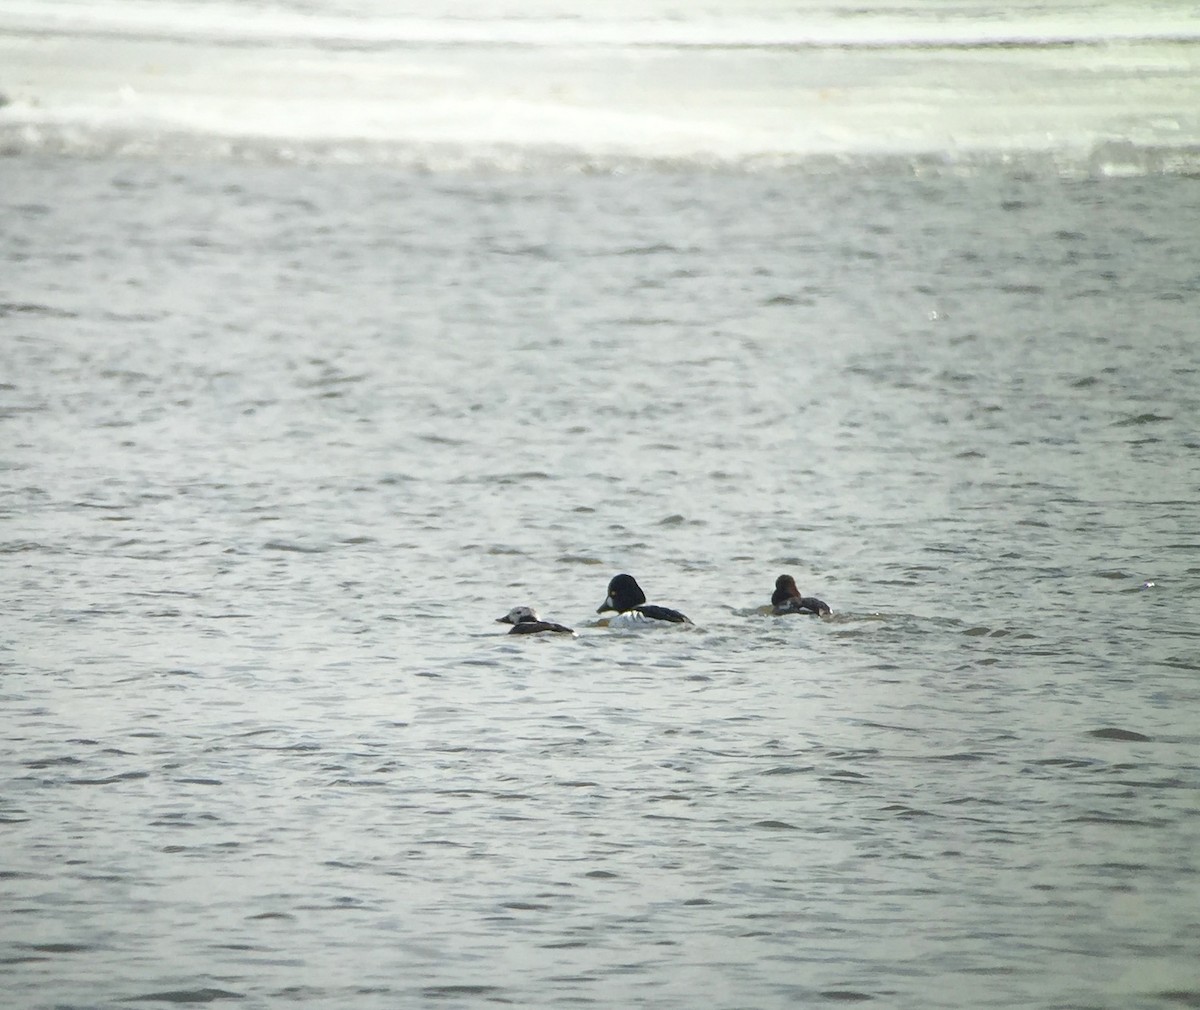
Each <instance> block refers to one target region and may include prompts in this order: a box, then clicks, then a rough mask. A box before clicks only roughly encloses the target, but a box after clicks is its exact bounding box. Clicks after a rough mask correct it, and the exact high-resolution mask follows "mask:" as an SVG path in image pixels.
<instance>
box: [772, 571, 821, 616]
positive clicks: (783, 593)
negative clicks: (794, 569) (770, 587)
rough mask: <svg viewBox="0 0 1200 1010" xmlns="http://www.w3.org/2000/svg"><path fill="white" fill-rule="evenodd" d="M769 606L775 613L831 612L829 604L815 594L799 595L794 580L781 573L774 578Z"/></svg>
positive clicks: (819, 614)
mask: <svg viewBox="0 0 1200 1010" xmlns="http://www.w3.org/2000/svg"><path fill="white" fill-rule="evenodd" d="M771 608H772V610H773V611H774V612H775V613H776V614H811V615H812V616H814V617H828V616H829V615H830V614H832V613H833V611H832V610H830V609H829V604H828V603H825V602H824V601H822V600H818V599H817V598H816V597H815V596H801V595H800V590H799V589H797V588H796V580H795V579H793V578H792V577H791V576H790V575H781V576H779V578H777V579H776V580H775V592H773V593H772V594H771Z"/></svg>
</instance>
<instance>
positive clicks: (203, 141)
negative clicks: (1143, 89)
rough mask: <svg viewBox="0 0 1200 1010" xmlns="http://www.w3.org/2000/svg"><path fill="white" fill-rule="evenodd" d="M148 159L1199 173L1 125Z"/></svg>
mask: <svg viewBox="0 0 1200 1010" xmlns="http://www.w3.org/2000/svg"><path fill="white" fill-rule="evenodd" d="M30 156H43V157H47V156H49V157H64V158H80V159H103V158H119V159H133V160H146V161H214V162H232V163H241V164H262V165H272V164H277V165H282V164H297V165H347V166H353V165H363V166H393V167H396V168H398V169H403V170H407V171H416V172H428V173H442V172H446V173H455V172H484V171H488V172H500V173H513V174H520V173H531V172H568V173H577V174H622V173H627V172H638V171H663V172H674V171H711V172H782V171H795V172H800V173H813V174H838V173H846V172H854V171H891V172H901V173H904V174H912V175H918V176H929V175H933V176H951V175H970V174H972V173H975V172H983V171H987V170H992V169H1007V170H1010V171H1028V172H1034V173H1037V174H1042V175H1044V174H1052V175H1058V176H1062V177H1067V178H1071V177H1079V178H1108V177H1136V176H1149V175H1178V176H1200V144H1181V145H1177V146H1164V145H1141V144H1137V143H1134V142H1132V141H1128V140H1121V139H1113V140H1104V141H1099V142H1097V143H1094V144H1093V145H1092V146H1091V147H1090V148H1086V149H1080V150H1059V149H1048V150H1029V149H1000V148H997V149H974V150H954V151H879V152H859V151H844V152H811V153H805V152H795V151H781V152H759V153H755V154H750V155H737V156H729V157H722V156H721V155H719V154H716V153H711V152H701V153H694V154H672V155H659V154H645V153H639V152H623V151H608V152H606V151H597V150H585V149H581V148H575V147H571V146H568V145H562V146H554V145H498V144H491V145H486V144H482V145H480V144H473V145H461V144H424V143H415V142H411V141H401V140H389V141H367V140H353V139H347V140H333V139H321V140H313V139H297V140H284V139H279V138H262V137H230V136H219V135H209V134H202V133H194V132H187V131H173V130H158V131H153V130H144V129H140V130H132V129H119V128H102V127H94V126H83V125H79V124H41V123H39V124H33V123H28V122H23V123H22V122H11V123H0V157H7V158H19V157H30Z"/></svg>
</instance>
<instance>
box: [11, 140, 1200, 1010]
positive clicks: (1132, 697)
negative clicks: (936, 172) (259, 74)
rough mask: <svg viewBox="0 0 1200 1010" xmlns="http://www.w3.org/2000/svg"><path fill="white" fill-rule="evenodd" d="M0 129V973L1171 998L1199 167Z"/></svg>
mask: <svg viewBox="0 0 1200 1010" xmlns="http://www.w3.org/2000/svg"><path fill="white" fill-rule="evenodd" d="M3 177H4V185H3V187H2V188H0V205H2V206H0V211H2V214H3V221H4V236H3V239H2V240H0V267H2V269H0V417H2V424H0V466H3V479H2V481H0V522H2V525H0V550H2V551H3V553H4V557H3V564H2V566H0V592H2V594H3V600H4V607H3V610H4V617H3V619H2V624H0V629H2V632H0V691H2V697H3V707H4V710H5V720H6V721H5V725H6V731H5V733H4V734H3V738H2V744H0V768H2V769H3V773H4V774H3V779H2V781H3V782H4V783H5V784H4V787H3V792H2V794H0V821H2V835H3V839H4V842H3V852H4V856H3V858H2V860H0V907H3V908H4V910H5V914H4V915H3V917H0V949H2V950H3V960H2V963H0V987H2V988H3V989H4V991H5V992H6V993H7V996H6V1004H7V1005H11V1006H13V1007H18V1006H19V1007H30V1008H33V1007H37V1008H43V1007H44V1008H50V1007H55V1008H63V1007H72V1008H76V1007H78V1008H82V1007H97V1006H115V1005H123V1004H125V1003H128V1002H133V1003H134V1004H135V1005H160V1004H176V1005H178V1004H185V1005H186V1004H193V1003H208V1002H228V1003H230V1004H235V1005H242V1006H247V1007H270V1008H279V1007H285V1006H330V1007H333V1006H337V1007H362V1008H375V1007H378V1008H390V1007H402V1006H445V1007H451V1006H453V1007H477V1006H487V1005H493V1004H515V1005H521V1006H559V1005H580V1004H582V1005H589V1004H591V1005H597V1006H606V1007H617V1006H649V1007H656V1008H659V1007H662V1008H666V1007H680V1008H684V1007H687V1008H692V1007H711V1008H716V1007H721V1008H749V1007H762V1008H777V1007H791V1006H808V1005H821V1004H822V1003H824V1002H834V1003H839V1002H846V1001H871V1002H874V1003H875V1004H876V1005H880V1006H912V1007H916V1006H920V1007H956V1008H958V1007H966V1006H970V1007H985V1006H997V1007H1013V1006H1023V1007H1024V1006H1029V1007H1047V1008H1048V1007H1114V1008H1115V1007H1121V1008H1127V1007H1142V1006H1145V1007H1176V1006H1194V1005H1196V1004H1197V1002H1200V973H1198V971H1197V967H1196V966H1197V964H1200V900H1197V899H1198V886H1197V881H1198V878H1197V873H1198V870H1200V845H1198V843H1200V774H1198V771H1200V769H1198V760H1197V753H1198V751H1197V744H1198V742H1200V723H1198V722H1197V704H1198V702H1200V682H1198V680H1197V669H1198V666H1200V664H1198V662H1197V658H1196V657H1197V645H1198V641H1200V634H1198V626H1197V622H1196V618H1195V603H1196V599H1197V593H1198V590H1200V535H1198V533H1197V531H1198V530H1200V515H1198V510H1197V506H1196V501H1197V492H1198V489H1200V488H1198V485H1200V463H1198V458H1200V457H1198V454H1197V450H1198V449H1200V442H1198V440H1197V434H1196V432H1197V427H1196V419H1197V417H1198V416H1200V411H1198V406H1200V403H1198V400H1200V394H1198V392H1197V391H1198V389H1200V384H1198V378H1200V361H1198V355H1197V350H1196V348H1197V336H1198V334H1197V323H1196V320H1197V318H1198V316H1197V306H1198V299H1200V267H1198V266H1197V260H1196V257H1195V236H1196V234H1197V215H1196V211H1195V207H1196V206H1197V200H1196V197H1197V182H1196V180H1195V179H1192V178H1187V177H1153V176H1151V177H1143V178H1133V179H1093V180H1080V181H1073V182H1065V181H1062V180H1060V179H1057V178H1053V177H1037V176H1030V175H1027V174H1023V173H1007V172H1005V171H1004V170H1003V169H1000V168H996V169H994V170H990V171H987V172H984V173H981V174H979V175H976V176H974V177H969V178H956V177H953V176H947V177H941V178H927V179H914V178H911V177H906V176H904V175H901V174H897V173H889V172H872V171H870V170H868V169H866V168H861V169H858V170H854V171H848V172H846V173H845V174H842V175H837V176H829V175H822V174H805V173H801V172H796V173H763V174H746V173H730V174H719V173H718V174H705V173H702V172H689V173H672V172H652V171H645V172H638V173H634V174H632V175H627V176H619V175H618V176H611V175H610V176H586V175H584V176H573V175H569V174H562V173H547V174H545V175H539V174H529V173H526V174H521V175H515V176H508V175H503V174H499V173H494V172H492V173H480V174H471V173H459V174H453V173H452V174H444V175H434V176H429V175H421V174H416V173H408V172H404V171H398V170H387V169H369V168H339V167H337V166H320V167H309V168H296V167H287V166H274V167H268V166H250V165H235V164H212V163H202V162H194V163H182V162H181V163H178V164H172V163H169V162H167V163H148V162H133V161H130V162H123V161H111V160H96V161H60V160H55V159H50V158H46V159H37V158H29V157H26V158H21V159H9V160H7V161H6V162H5V163H4V165H3ZM620 571H629V572H632V573H634V574H635V575H636V576H637V577H638V578H639V580H640V581H641V583H642V585H643V586H644V587H645V588H646V590H647V592H648V593H649V595H650V597H651V600H652V601H653V602H658V603H663V604H667V605H671V606H675V607H678V608H680V609H682V610H683V611H684V612H685V613H687V614H688V615H689V616H690V617H691V618H692V619H693V620H694V621H695V622H696V627H695V628H682V629H674V628H673V629H665V630H663V631H661V632H655V633H645V634H635V633H625V632H618V631H613V630H609V629H607V628H604V627H602V626H600V625H599V624H598V623H597V622H598V618H597V616H596V614H595V613H594V611H595V608H596V607H597V606H598V605H599V603H600V602H601V601H602V600H603V598H604V591H605V586H606V583H607V581H608V579H609V578H610V577H611V576H612V575H613V574H615V573H617V572H620ZM783 572H790V573H792V574H793V575H795V576H796V577H797V580H798V581H799V583H800V586H801V588H802V590H803V591H804V592H805V593H810V594H813V595H819V596H820V597H822V598H823V599H825V600H827V601H828V602H829V603H830V604H831V605H832V606H833V608H834V612H835V613H834V617H833V618H831V619H829V620H816V619H813V620H809V619H804V618H800V617H795V616H792V617H786V618H774V617H771V616H770V615H769V614H767V613H766V612H765V611H764V607H763V605H764V604H765V603H766V602H767V600H768V599H769V595H770V590H771V587H772V585H773V582H774V579H775V577H776V575H778V574H780V573H783ZM517 604H531V605H534V606H537V607H538V608H539V609H540V610H541V611H542V613H543V614H544V615H545V616H546V617H547V618H549V619H552V620H557V621H562V622H564V623H567V624H570V625H572V626H573V627H575V628H576V629H577V630H578V632H579V636H578V637H577V638H575V639H563V638H553V639H542V638H516V637H514V638H509V637H507V636H505V635H504V634H503V631H504V626H502V625H497V624H495V623H494V621H493V619H494V618H495V617H498V616H500V615H501V614H503V613H505V612H506V611H507V610H508V609H509V608H510V607H512V606H515V605H517Z"/></svg>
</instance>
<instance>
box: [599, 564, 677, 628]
mask: <svg viewBox="0 0 1200 1010" xmlns="http://www.w3.org/2000/svg"><path fill="white" fill-rule="evenodd" d="M606 610H615V611H616V612H617V616H616V617H614V618H612V620H610V621H609V627H613V628H618V627H627V628H628V627H635V626H638V627H645V626H649V625H651V624H691V623H692V622H691V621H690V620H689V619H688V618H687V617H685V616H684V615H683V614H681V613H680V612H679V611H678V610H672V609H671V608H670V607H657V606H655V605H654V604H652V603H647V602H646V594H645V593H643V592H642V587H641V586H639V585H638V584H637V579H635V578H634V577H633V576H632V575H614V576H613V578H612V581H611V582H609V584H608V596H606V597H605V598H604V602H603V603H601V604H600V606H598V607H597V608H596V613H597V614H603V613H604V612H605V611H606Z"/></svg>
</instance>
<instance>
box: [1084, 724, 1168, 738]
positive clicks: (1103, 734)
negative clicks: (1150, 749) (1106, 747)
mask: <svg viewBox="0 0 1200 1010" xmlns="http://www.w3.org/2000/svg"><path fill="white" fill-rule="evenodd" d="M1088 736H1092V737H1095V738H1096V739H1097V740H1128V741H1130V742H1149V741H1150V740H1152V739H1153V738H1152V737H1148V736H1146V735H1145V734H1142V733H1137V732H1135V731H1133V730H1131V729H1120V728H1119V727H1116V726H1106V727H1104V728H1103V729H1093V730H1090V731H1089V732H1088Z"/></svg>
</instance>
